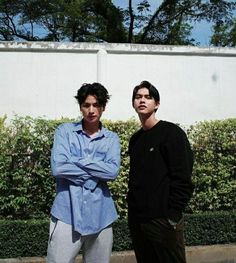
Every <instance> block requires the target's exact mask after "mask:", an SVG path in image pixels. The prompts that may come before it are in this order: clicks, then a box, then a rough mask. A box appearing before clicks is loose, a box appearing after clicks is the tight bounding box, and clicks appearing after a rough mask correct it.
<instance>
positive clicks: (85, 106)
mask: <svg viewBox="0 0 236 263" xmlns="http://www.w3.org/2000/svg"><path fill="white" fill-rule="evenodd" d="M82 107H84V108H89V107H90V104H88V103H83V104H82Z"/></svg>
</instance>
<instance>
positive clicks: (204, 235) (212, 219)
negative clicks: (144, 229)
mask: <svg viewBox="0 0 236 263" xmlns="http://www.w3.org/2000/svg"><path fill="white" fill-rule="evenodd" d="M48 232H49V220H0V247H1V250H0V258H14V257H33V256H45V255H46V250H47V240H48ZM113 232H114V244H113V251H124V250H131V249H133V248H132V244H131V240H130V235H129V229H128V226H127V220H126V219H121V220H118V221H116V222H115V223H114V224H113ZM185 239H186V245H212V244H227V243H235V242H236V212H232V213H230V212H216V213H214V212H211V213H203V214H196V215H185Z"/></svg>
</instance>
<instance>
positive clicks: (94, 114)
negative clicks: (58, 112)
mask: <svg viewBox="0 0 236 263" xmlns="http://www.w3.org/2000/svg"><path fill="white" fill-rule="evenodd" d="M80 111H81V113H82V115H83V118H84V121H85V123H88V124H97V123H98V122H99V120H100V118H101V116H102V113H103V111H104V107H102V106H100V105H99V103H98V101H97V98H96V96H93V95H88V96H87V98H86V99H85V101H84V102H83V103H82V104H81V106H80Z"/></svg>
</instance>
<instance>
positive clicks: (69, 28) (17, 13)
mask: <svg viewBox="0 0 236 263" xmlns="http://www.w3.org/2000/svg"><path fill="white" fill-rule="evenodd" d="M235 10H236V2H235V0H191V1H189V0H162V1H160V4H159V6H157V8H156V9H155V10H153V9H152V8H151V6H150V1H148V0H140V1H138V2H137V3H136V4H134V3H133V1H132V0H129V1H127V8H121V7H116V6H114V4H113V3H112V0H103V1H101V0H90V1H87V0H0V40H26V41H72V42H75V41H80V42H81V41H88V42H91V41H92V42H101V41H105V42H117V43H122V42H128V43H151V44H162V45H167V44H168V45H196V44H197V43H196V41H195V40H194V39H193V38H192V37H191V32H192V29H193V25H194V23H195V22H200V21H203V20H205V21H207V22H211V23H213V25H214V27H213V29H214V31H215V34H214V36H213V39H212V41H211V43H212V44H214V45H229V46H235V41H234V40H232V39H231V38H232V37H231V38H230V36H229V35H230V34H232V33H233V32H235V29H234V28H235V26H234V24H235V22H234V20H233V19H235ZM222 25H224V27H222ZM219 37H223V38H224V39H225V41H222V40H219ZM226 39H228V40H227V41H226ZM230 39H231V40H230Z"/></svg>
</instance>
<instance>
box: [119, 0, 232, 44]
mask: <svg viewBox="0 0 236 263" xmlns="http://www.w3.org/2000/svg"><path fill="white" fill-rule="evenodd" d="M235 9H236V3H235V1H230V0H228V1H224V0H208V1H201V0H191V1H189V0H164V1H161V4H160V5H159V6H158V7H157V9H156V10H155V11H154V13H153V14H151V13H150V4H149V2H148V1H147V0H144V1H140V2H139V4H138V5H137V9H136V12H135V10H134V8H133V4H132V0H129V7H128V12H127V11H126V12H124V14H126V20H127V21H129V23H130V26H129V39H128V42H138V43H153V44H164V45H165V44H175V45H182V44H194V41H195V40H194V39H191V38H190V36H191V30H192V28H193V26H192V23H193V22H199V21H202V20H206V21H207V22H213V23H215V24H217V23H219V21H222V20H224V21H232V18H233V16H234V14H233V11H234V10H235ZM144 12H146V13H147V12H148V15H147V14H144ZM127 15H128V17H127ZM142 22H143V24H142ZM135 24H136V25H137V26H136V27H135ZM140 25H141V26H140ZM134 32H135V33H134Z"/></svg>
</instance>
